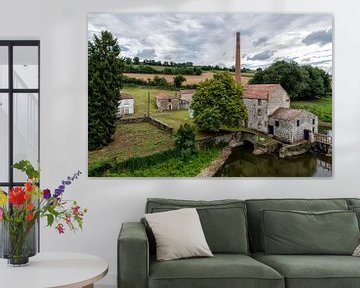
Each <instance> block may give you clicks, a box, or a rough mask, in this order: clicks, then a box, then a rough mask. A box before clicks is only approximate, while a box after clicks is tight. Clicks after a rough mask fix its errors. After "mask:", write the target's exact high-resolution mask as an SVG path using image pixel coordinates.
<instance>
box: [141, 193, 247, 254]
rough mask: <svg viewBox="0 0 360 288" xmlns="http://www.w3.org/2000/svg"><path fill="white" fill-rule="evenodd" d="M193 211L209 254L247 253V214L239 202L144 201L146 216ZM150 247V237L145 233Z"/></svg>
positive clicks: (242, 202) (240, 201)
mask: <svg viewBox="0 0 360 288" xmlns="http://www.w3.org/2000/svg"><path fill="white" fill-rule="evenodd" d="M180 208H197V211H198V214H199V218H200V221H201V226H202V228H203V231H204V235H205V238H206V241H207V243H208V245H209V248H210V250H211V251H212V252H213V253H240V254H246V255H248V254H249V247H248V234H247V220H246V217H247V213H246V207H245V202H244V201H242V200H216V201H192V200H191V201H190V200H174V199H156V198H153V199H148V201H147V205H146V212H147V213H156V212H165V211H169V210H174V209H180ZM148 234H149V235H148V236H149V239H151V240H150V242H151V243H150V245H152V241H153V240H152V239H153V236H152V235H151V233H149V231H148Z"/></svg>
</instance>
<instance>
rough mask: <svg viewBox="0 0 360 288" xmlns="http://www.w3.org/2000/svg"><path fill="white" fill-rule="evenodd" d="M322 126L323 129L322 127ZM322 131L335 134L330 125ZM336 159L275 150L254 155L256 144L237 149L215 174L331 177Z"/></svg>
mask: <svg viewBox="0 0 360 288" xmlns="http://www.w3.org/2000/svg"><path fill="white" fill-rule="evenodd" d="M319 130H320V129H319ZM321 133H323V134H329V135H332V131H331V130H329V128H327V130H326V129H321ZM331 176H332V159H331V158H330V157H326V156H323V155H320V154H314V153H306V154H303V155H299V156H294V157H290V158H286V159H282V158H279V157H278V156H277V155H275V154H264V155H254V154H252V148H251V147H246V146H241V147H236V148H234V149H233V151H232V153H231V155H230V156H229V158H228V159H227V160H226V162H225V163H224V165H223V166H222V167H221V168H220V169H219V171H218V172H217V173H216V175H215V177H331Z"/></svg>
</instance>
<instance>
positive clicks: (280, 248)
mask: <svg viewBox="0 0 360 288" xmlns="http://www.w3.org/2000/svg"><path fill="white" fill-rule="evenodd" d="M262 236H263V244H264V247H263V248H264V250H265V253H266V254H329V255H331V254H332V255H334V254H335V255H336V254H338V255H352V253H353V252H354V250H355V248H356V247H357V245H358V244H359V236H360V233H359V226H358V220H357V217H356V213H355V212H354V211H347V210H343V211H325V212H302V211H285V210H262Z"/></svg>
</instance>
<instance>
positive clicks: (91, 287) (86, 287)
mask: <svg viewBox="0 0 360 288" xmlns="http://www.w3.org/2000/svg"><path fill="white" fill-rule="evenodd" d="M83 288H94V284H89V285H86V286H84V287H83Z"/></svg>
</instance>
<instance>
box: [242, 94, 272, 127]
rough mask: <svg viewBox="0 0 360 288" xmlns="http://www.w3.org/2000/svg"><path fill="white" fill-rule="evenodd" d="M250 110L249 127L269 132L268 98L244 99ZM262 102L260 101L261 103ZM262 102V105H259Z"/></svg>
mask: <svg viewBox="0 0 360 288" xmlns="http://www.w3.org/2000/svg"><path fill="white" fill-rule="evenodd" d="M243 101H244V104H245V105H246V108H247V111H248V125H247V127H249V128H251V129H255V130H258V131H261V132H263V133H267V125H268V114H267V102H268V101H267V100H260V101H258V99H243ZM259 102H260V103H259ZM259 104H260V105H259Z"/></svg>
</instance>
